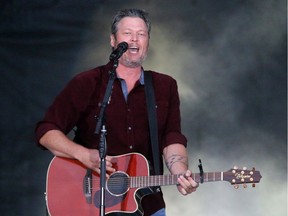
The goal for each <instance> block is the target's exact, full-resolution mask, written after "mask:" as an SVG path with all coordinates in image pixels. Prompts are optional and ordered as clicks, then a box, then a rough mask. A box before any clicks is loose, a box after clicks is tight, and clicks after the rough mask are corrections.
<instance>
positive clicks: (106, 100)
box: [95, 59, 118, 216]
mask: <svg viewBox="0 0 288 216" xmlns="http://www.w3.org/2000/svg"><path fill="white" fill-rule="evenodd" d="M117 67H118V59H115V60H114V65H113V69H112V70H111V71H109V81H108V84H107V87H106V92H105V95H104V99H103V102H102V103H101V109H100V114H99V118H98V121H97V125H96V129H95V133H96V134H99V133H100V129H101V128H102V129H101V135H100V142H99V156H100V159H101V161H100V209H99V210H100V214H99V216H104V215H105V186H106V159H105V158H106V152H107V145H106V132H107V131H106V128H105V125H104V119H105V110H106V107H107V105H108V103H109V99H110V97H111V94H112V87H113V83H114V80H115V76H116V68H117Z"/></svg>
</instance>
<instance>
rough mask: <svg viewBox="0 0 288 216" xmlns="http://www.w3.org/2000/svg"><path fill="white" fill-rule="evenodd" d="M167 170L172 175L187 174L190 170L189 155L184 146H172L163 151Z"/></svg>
mask: <svg viewBox="0 0 288 216" xmlns="http://www.w3.org/2000/svg"><path fill="white" fill-rule="evenodd" d="M163 155H164V160H165V163H166V166H167V168H168V169H169V171H170V172H171V173H172V174H180V173H185V172H186V170H188V164H189V162H188V155H187V150H186V147H185V146H183V145H182V144H172V145H169V146H167V147H165V148H164V150H163Z"/></svg>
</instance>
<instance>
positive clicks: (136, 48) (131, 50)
mask: <svg viewBox="0 0 288 216" xmlns="http://www.w3.org/2000/svg"><path fill="white" fill-rule="evenodd" d="M138 51H139V48H138V47H129V52H131V53H137V52H138Z"/></svg>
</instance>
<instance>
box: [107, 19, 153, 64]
mask: <svg viewBox="0 0 288 216" xmlns="http://www.w3.org/2000/svg"><path fill="white" fill-rule="evenodd" d="M110 39H111V42H110V43H111V46H112V47H114V48H116V47H117V45H118V44H119V43H121V42H123V41H125V42H127V43H128V50H127V51H126V52H125V53H124V54H123V56H122V57H121V58H120V59H119V63H120V64H123V65H124V66H126V67H139V66H141V65H142V63H143V61H144V59H145V58H146V55H147V51H148V46H149V35H148V29H147V26H146V24H145V22H144V21H143V20H142V19H141V18H138V17H125V18H123V19H121V20H120V22H119V23H118V31H117V33H116V38H115V37H114V35H111V37H110Z"/></svg>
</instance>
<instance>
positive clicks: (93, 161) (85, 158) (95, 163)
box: [78, 149, 116, 177]
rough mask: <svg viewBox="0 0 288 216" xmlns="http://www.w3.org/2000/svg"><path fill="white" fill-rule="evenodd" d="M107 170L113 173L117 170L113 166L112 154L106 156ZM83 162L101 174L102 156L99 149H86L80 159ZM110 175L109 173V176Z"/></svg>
mask: <svg viewBox="0 0 288 216" xmlns="http://www.w3.org/2000/svg"><path fill="white" fill-rule="evenodd" d="M105 159H106V172H108V173H113V172H115V171H116V170H115V169H114V168H113V167H112V162H111V159H112V157H111V156H106V158H105ZM78 160H79V161H80V162H81V163H83V164H84V165H85V166H86V167H87V168H89V169H91V170H94V171H95V172H97V173H98V174H100V162H101V158H100V155H99V151H98V150H97V149H86V151H84V152H83V153H82V154H81V156H80V157H79V159H78ZM108 176H109V175H108V174H107V177H108Z"/></svg>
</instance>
